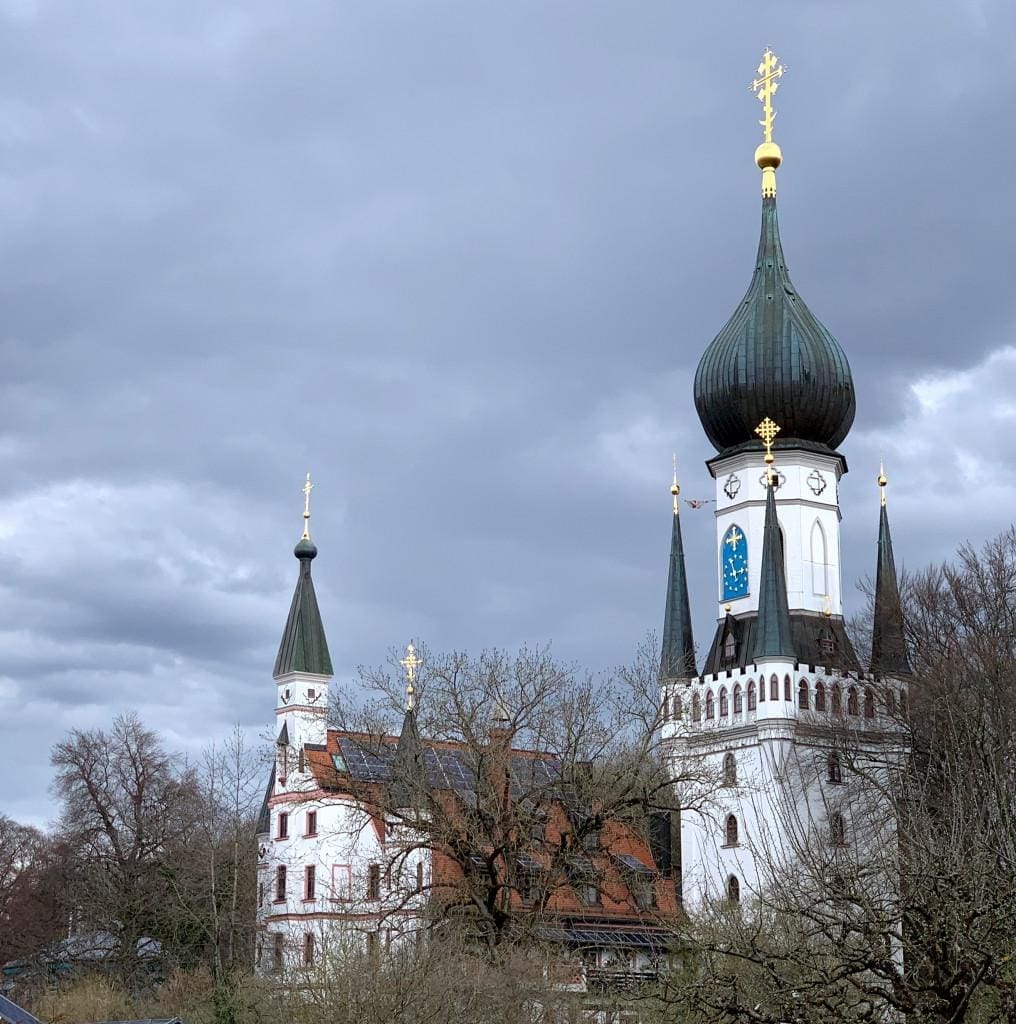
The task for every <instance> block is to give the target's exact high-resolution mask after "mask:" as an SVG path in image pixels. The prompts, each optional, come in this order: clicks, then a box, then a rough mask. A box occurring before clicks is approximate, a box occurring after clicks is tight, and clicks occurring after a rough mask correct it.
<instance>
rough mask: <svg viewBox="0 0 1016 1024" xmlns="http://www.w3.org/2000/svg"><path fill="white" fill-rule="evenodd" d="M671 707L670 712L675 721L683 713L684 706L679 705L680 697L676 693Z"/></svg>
mask: <svg viewBox="0 0 1016 1024" xmlns="http://www.w3.org/2000/svg"><path fill="white" fill-rule="evenodd" d="M672 708H673V710H672V712H671V717H672V718H673V719H674V721H675V722H676V721H679V720H680V718H681V715H682V714H684V708H682V707H681V698H680V696H678V694H676V693H675V694H674V703H673V705H672Z"/></svg>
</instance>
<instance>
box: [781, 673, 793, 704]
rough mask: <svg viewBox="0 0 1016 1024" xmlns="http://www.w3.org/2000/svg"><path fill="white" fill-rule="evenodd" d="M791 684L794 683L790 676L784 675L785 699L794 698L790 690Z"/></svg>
mask: <svg viewBox="0 0 1016 1024" xmlns="http://www.w3.org/2000/svg"><path fill="white" fill-rule="evenodd" d="M791 685H792V684H791V682H790V676H784V677H783V699H784V700H793V699H794V695H793V693H791V691H790V687H791Z"/></svg>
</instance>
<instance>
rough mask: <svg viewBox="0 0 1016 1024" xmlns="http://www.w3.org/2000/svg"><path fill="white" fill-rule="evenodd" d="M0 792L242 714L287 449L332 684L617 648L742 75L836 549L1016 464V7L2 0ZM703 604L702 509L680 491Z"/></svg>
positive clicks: (273, 586)
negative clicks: (883, 492) (836, 445)
mask: <svg viewBox="0 0 1016 1024" xmlns="http://www.w3.org/2000/svg"><path fill="white" fill-rule="evenodd" d="M0 10H2V23H0V395H2V400H0V466H2V472H0V697H2V701H3V709H4V713H3V715H2V717H0V767H2V768H3V770H4V771H3V777H4V778H5V779H6V780H7V783H6V785H5V786H4V787H3V790H2V795H0V813H7V814H10V815H12V816H14V817H18V818H21V819H23V820H28V821H36V822H42V821H45V820H46V819H47V817H49V816H51V815H52V813H53V810H54V805H53V803H52V798H51V796H50V794H49V791H48V786H49V778H50V770H49V765H48V758H49V750H50V748H51V746H52V744H53V743H54V742H55V741H56V740H58V739H59V738H60V737H61V736H62V735H63V734H64V733H65V732H66V731H67V730H68V729H70V728H72V727H74V726H80V727H90V726H97V725H106V724H108V722H109V721H110V720H111V719H112V717H113V716H114V715H115V714H116V713H118V712H120V711H122V710H124V709H127V708H134V709H137V710H138V711H139V713H140V714H141V716H142V718H143V719H144V721H145V722H146V723H148V724H149V725H151V726H154V727H157V728H158V729H159V730H160V731H161V732H162V733H163V735H164V736H165V739H166V742H167V744H168V745H169V746H170V747H172V748H175V749H181V750H188V751H191V752H193V751H196V750H198V749H199V748H200V747H201V746H202V745H203V744H204V743H206V742H207V741H209V740H211V739H214V738H216V737H219V736H221V735H222V734H224V733H225V732H226V731H227V730H228V729H229V727H230V724H231V723H232V722H234V721H236V720H239V721H240V722H241V723H242V724H243V725H244V726H245V727H247V728H248V729H249V730H250V733H251V735H252V736H254V737H256V736H257V735H259V734H260V733H261V732H262V731H263V730H264V729H265V728H266V727H267V726H268V725H269V724H270V722H271V719H272V709H273V703H274V688H273V685H272V681H271V669H272V664H273V660H274V655H275V649H276V647H277V645H278V641H279V636H280V633H281V630H282V626H283V623H284V620H285V616H286V612H287V610H288V606H289V601H290V596H291V593H292V588H293V584H294V582H295V578H296V570H297V563H296V562H295V560H294V559H293V557H292V547H293V544H294V543H295V541H296V540H297V538H298V537H299V534H300V529H301V518H300V514H301V511H302V495H301V493H300V488H301V485H302V483H303V477H304V474H305V473H306V472H307V470H311V471H312V472H313V474H314V478H315V482H316V487H315V490H314V503H313V511H314V516H313V533H314V537H315V540H316V542H317V544H318V546H319V549H320V555H319V557H318V559H317V561H316V562H315V563H314V577H315V581H316V584H317V588H318V595H319V599H320V604H321V608H322V611H323V615H324V619H325V626H326V629H327V632H328V639H329V644H330V647H331V654H332V660H333V662H334V664H335V669H336V675H337V677H338V678H339V679H342V680H349V679H351V678H353V677H354V676H355V672H356V667H357V665H359V664H364V663H367V664H376V663H379V662H382V661H383V660H385V658H386V657H387V653H388V651H389V650H390V648H391V647H392V646H393V645H401V644H404V643H405V642H406V641H407V640H408V639H409V638H411V637H413V638H419V639H422V640H424V641H426V643H427V644H428V645H429V646H430V647H431V649H447V648H451V647H456V648H468V649H471V650H479V649H480V648H482V647H484V646H488V645H502V646H515V645H518V644H521V643H523V642H530V643H540V642H544V641H552V642H553V646H554V650H555V651H556V652H557V654H558V655H560V656H561V657H562V658H564V659H575V660H577V661H578V662H580V663H581V664H583V665H587V666H589V667H591V668H602V667H606V666H610V665H613V664H617V663H620V662H625V661H628V660H629V659H630V657H631V656H632V654H633V652H634V650H635V647H636V645H637V644H638V643H639V641H640V640H641V639H642V638H643V637H644V636H645V634H646V632H647V631H648V630H650V629H658V628H659V626H660V620H661V618H662V612H663V596H664V594H663V592H664V585H665V580H666V569H667V554H668V545H669V536H670V523H669V517H670V498H669V494H668V493H667V489H668V486H669V482H670V481H669V475H670V453H671V451H673V450H676V451H677V453H678V458H679V460H680V463H681V468H682V484H683V487H684V494H685V495H686V496H687V497H696V496H699V497H709V496H711V495H712V493H713V485H712V481H711V479H710V477H709V475H708V473H707V471H706V469H705V467H704V465H703V460H704V459H705V458H707V457H708V456H709V454H710V453H711V449H710V448H709V446H708V444H707V442H706V440H705V437H704V435H703V433H702V430H701V428H700V426H699V423H698V420H697V417H696V416H695V412H694V408H693V404H692V395H691V380H692V376H693V374H694V370H695V366H696V364H697V361H698V359H699V356H700V355H701V353H702V351H703V350H704V348H705V347H706V345H707V344H708V343H709V341H710V340H711V339H712V337H713V335H714V334H715V333H716V331H717V330H719V328H720V327H721V326H722V325H723V323H724V322H725V321H726V319H727V317H728V316H729V314H730V313H731V312H732V310H733V309H734V307H735V305H736V304H737V302H738V301H739V300H740V298H741V296H742V294H743V292H744V289H745V287H746V286H747V283H748V280H749V278H750V276H751V270H752V266H753V261H754V256H755V249H756V245H757V240H758V226H759V205H760V200H759V174H758V171H757V170H756V168H755V167H754V165H753V162H752V154H753V151H754V148H755V145H756V144H757V142H758V141H759V131H760V130H759V128H758V126H757V120H758V117H759V111H758V109H757V108H758V104H757V102H756V101H755V99H754V98H753V97H752V95H751V92H750V91H749V89H748V83H749V82H750V80H751V78H752V75H753V73H754V71H755V67H756V65H757V63H758V60H759V57H760V54H761V51H762V50H763V48H764V47H765V46H766V45H767V44H768V45H771V46H772V47H773V48H774V50H775V51H776V52H777V53H778V55H779V56H780V57H781V58H782V59H783V61H784V62H785V63H786V65H787V67H788V69H789V70H788V73H787V75H786V77H785V78H784V79H783V87H782V88H781V91H780V94H779V97H778V104H777V106H778V110H779V117H778V120H777V130H776V138H777V140H778V141H779V142H780V144H781V146H782V148H783V152H784V166H783V168H782V169H781V170H780V172H779V186H780V211H781V227H782V234H783V242H784V248H785V251H786V255H787V260H788V264H789V267H790V270H791V274H792V276H793V280H794V283H795V285H796V287H797V288H798V289H799V290H800V293H801V295H802V296H803V297H804V298H805V300H806V301H807V302H808V304H809V306H810V307H811V309H812V310H813V311H814V312H815V313H816V315H818V316H819V317H820V319H821V320H822V321H823V322H824V323H825V324H826V325H827V326H828V327H829V329H830V330H831V331H832V332H833V334H834V335H835V336H836V337H837V338H838V339H839V341H840V343H841V344H842V346H843V348H844V349H845V351H846V353H847V355H848V358H849V359H850V362H851V366H852V368H853V373H854V379H855V383H856V387H857V393H858V399H857V406H858V412H857V419H856V422H855V425H854V428H853V431H852V432H851V434H850V436H849V437H848V438H847V440H846V442H845V443H844V445H843V448H842V451H843V453H844V454H845V456H846V458H847V460H848V462H849V465H850V470H851V471H850V474H849V475H848V476H847V477H846V479H845V480H844V482H843V485H842V486H841V499H842V510H843V531H844V532H843V544H844V562H845V569H844V578H845V580H847V581H848V586H847V595H846V596H847V600H848V607H856V606H857V604H858V603H859V598H858V597H857V596H856V595H855V591H854V589H853V585H852V581H854V580H856V579H858V578H860V577H863V576H865V575H867V574H869V573H870V572H871V571H872V570H873V567H874V558H875V531H876V526H877V494H876V489H875V485H874V477H875V474H876V472H877V467H878V459H879V456H880V455H883V454H884V456H885V459H886V464H887V470H888V472H889V476H890V479H891V515H892V522H893V531H894V539H895V543H896V552H897V561H898V563H899V562H903V563H905V564H906V565H907V566H909V567H912V568H917V567H919V566H922V565H924V564H926V563H927V562H928V561H929V560H933V559H940V558H944V557H946V556H948V554H949V553H950V552H951V551H952V550H953V549H954V548H955V547H956V545H957V544H958V543H960V542H962V541H964V540H970V541H973V542H975V543H976V542H980V541H982V540H984V539H986V538H987V537H990V536H992V535H994V534H996V533H998V532H1000V531H1001V530H1003V529H1004V528H1006V527H1007V526H1008V525H1009V524H1010V521H1011V518H1012V509H1013V507H1014V502H1016V482H1014V478H1013V469H1014V465H1016V429H1014V427H1016V401H1014V399H1013V397H1012V396H1013V383H1014V380H1016V347H1012V346H1013V345H1014V341H1013V327H1014V316H1016V288H1014V286H1013V267H1014V251H1013V250H1014V243H1013V239H1014V238H1016V223H1014V221H1016V216H1014V211H1016V195H1014V189H1013V184H1012V182H1013V176H1014V162H1016V143H1014V142H1013V133H1012V123H1013V110H1014V108H1016V56H1014V51H1013V39H1014V38H1016V8H1014V7H1013V5H1012V3H1011V2H1009V0H1004V2H997V3H996V2H992V0H981V2H978V0H967V2H958V0H957V2H949V0H937V2H936V3H934V4H930V5H929V4H926V3H918V2H915V0H909V2H902V3H886V2H885V0H878V2H874V0H871V2H865V0H852V2H850V3H845V2H839V3H834V2H818V0H814V2H806V0H787V2H782V3H781V2H778V0H772V2H770V3H767V4H761V5H747V4H744V3H743V2H741V0H736V2H733V0H732V2H726V3H721V2H713V3H709V4H694V5H693V4H687V3H674V2H673V0H659V2H650V0H640V2H639V3H621V2H617V0H615V2H612V3H601V2H594V0H574V2H551V0H538V2H520V0H510V2H509V0H501V2H500V3H487V2H482V0H445V2H440V0H426V2H423V0H420V2H412V3H410V2H383V0H365V2H362V3H349V2H342V0H299V2H297V3H289V4H284V3H279V2H278V0H271V2H258V0H244V2H243V3H237V4H227V3H221V2H216V0H200V2H184V0H165V2H145V3H141V2H138V3H125V2H123V0H109V2H97V0H65V2H64V3H51V2H48V0H0ZM684 533H685V542H686V544H687V546H688V557H689V562H690V567H689V568H690V572H691V576H692V583H693V595H692V598H693V602H694V603H695V605H696V607H697V609H698V613H697V619H696V628H697V631H698V636H697V639H698V641H699V645H700V647H704V646H705V645H706V644H708V641H709V637H710V630H711V626H712V622H711V620H710V616H711V615H712V614H713V611H714V608H715V605H714V603H713V602H714V595H715V586H716V584H715V579H714V568H713V554H712V552H713V537H714V528H713V523H712V517H711V514H710V513H709V512H708V511H702V512H689V513H688V514H686V516H685V520H684Z"/></svg>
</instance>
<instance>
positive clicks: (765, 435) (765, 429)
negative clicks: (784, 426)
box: [755, 416, 780, 483]
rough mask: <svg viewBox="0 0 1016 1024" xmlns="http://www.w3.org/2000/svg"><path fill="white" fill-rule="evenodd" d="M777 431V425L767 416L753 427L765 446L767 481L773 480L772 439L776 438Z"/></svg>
mask: <svg viewBox="0 0 1016 1024" xmlns="http://www.w3.org/2000/svg"><path fill="white" fill-rule="evenodd" d="M779 432H780V428H779V426H778V425H777V424H775V423H773V421H772V420H771V419H770V418H769V417H768V416H767V417H766V418H765V419H764V420H763V421H762V422H761V423H760V424H759V425H758V426H757V427H756V428H755V433H756V434H758V436H759V437H760V438H762V443H763V444H764V445H765V446H766V458H765V463H766V466H767V467H768V469H767V473H766V476H767V477H768V479H769V483H772V482H773V461H774V458H773V441H775V440H776V435H777V434H778V433H779Z"/></svg>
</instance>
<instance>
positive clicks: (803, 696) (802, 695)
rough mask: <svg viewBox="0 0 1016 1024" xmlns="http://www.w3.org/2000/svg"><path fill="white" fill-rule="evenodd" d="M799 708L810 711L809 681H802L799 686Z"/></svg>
mask: <svg viewBox="0 0 1016 1024" xmlns="http://www.w3.org/2000/svg"><path fill="white" fill-rule="evenodd" d="M797 706H798V707H799V708H801V710H802V711H807V710H808V680H807V679H802V680H801V681H800V682H799V683H798V684H797Z"/></svg>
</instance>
